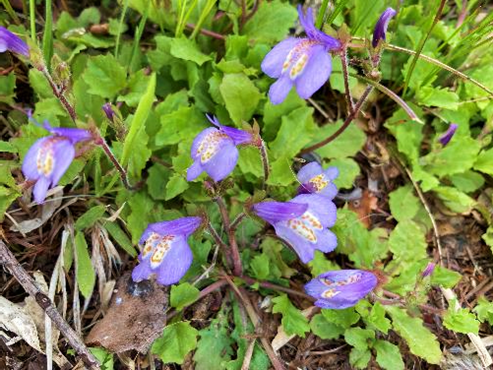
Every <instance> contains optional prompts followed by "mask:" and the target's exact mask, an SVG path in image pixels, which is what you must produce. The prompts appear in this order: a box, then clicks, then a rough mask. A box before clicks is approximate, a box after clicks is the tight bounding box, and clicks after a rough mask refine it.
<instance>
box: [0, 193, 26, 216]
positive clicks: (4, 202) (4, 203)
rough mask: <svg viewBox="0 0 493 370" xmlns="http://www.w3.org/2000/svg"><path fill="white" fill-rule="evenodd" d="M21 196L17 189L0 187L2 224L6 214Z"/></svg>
mask: <svg viewBox="0 0 493 370" xmlns="http://www.w3.org/2000/svg"><path fill="white" fill-rule="evenodd" d="M21 195H22V194H21V192H20V191H18V190H16V189H11V188H6V187H4V186H0V222H1V221H3V218H4V217H5V212H6V211H7V209H9V207H10V205H11V204H12V202H13V201H14V200H16V199H17V198H18V197H20V196H21Z"/></svg>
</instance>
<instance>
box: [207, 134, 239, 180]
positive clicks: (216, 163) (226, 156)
mask: <svg viewBox="0 0 493 370" xmlns="http://www.w3.org/2000/svg"><path fill="white" fill-rule="evenodd" d="M220 145H221V147H220V149H219V150H218V152H217V153H216V154H215V155H214V156H213V157H212V158H211V159H210V160H209V161H208V162H206V163H202V167H203V168H204V171H205V172H207V174H208V175H209V176H210V177H211V178H212V179H213V180H214V181H216V182H218V181H221V180H223V179H224V178H226V177H228V175H229V174H230V173H231V172H233V170H234V168H235V166H236V163H237V162H238V156H239V153H238V148H237V147H236V146H235V145H234V143H233V141H229V140H224V142H223V143H221V144H220Z"/></svg>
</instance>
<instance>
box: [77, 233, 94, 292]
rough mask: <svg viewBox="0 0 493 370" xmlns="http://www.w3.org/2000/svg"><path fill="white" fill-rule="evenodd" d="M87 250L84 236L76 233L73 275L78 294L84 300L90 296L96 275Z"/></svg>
mask: <svg viewBox="0 0 493 370" xmlns="http://www.w3.org/2000/svg"><path fill="white" fill-rule="evenodd" d="M88 248H89V247H88V246H87V243H86V238H85V237H84V234H83V233H82V232H79V231H78V232H77V233H76V234H75V255H76V265H75V268H76V270H75V274H76V276H77V283H78V284H79V289H80V292H81V293H82V295H83V296H84V298H86V299H88V298H89V297H90V296H91V294H92V290H93V289H94V284H95V283H96V273H95V272H94V268H93V267H92V263H91V257H90V256H89V250H88Z"/></svg>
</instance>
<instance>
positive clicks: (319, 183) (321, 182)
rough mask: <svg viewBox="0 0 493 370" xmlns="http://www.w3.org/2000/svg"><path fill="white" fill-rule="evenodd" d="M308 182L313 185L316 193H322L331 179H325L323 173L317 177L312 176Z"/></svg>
mask: <svg viewBox="0 0 493 370" xmlns="http://www.w3.org/2000/svg"><path fill="white" fill-rule="evenodd" d="M308 182H309V183H310V184H311V185H312V186H313V189H314V190H315V192H316V193H320V192H321V191H322V190H323V189H325V188H326V187H327V185H329V183H330V181H329V180H326V179H325V176H324V174H323V173H321V174H320V175H317V176H315V177H312V178H311V179H310V180H309V181H308Z"/></svg>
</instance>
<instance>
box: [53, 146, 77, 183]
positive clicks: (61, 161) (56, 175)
mask: <svg viewBox="0 0 493 370" xmlns="http://www.w3.org/2000/svg"><path fill="white" fill-rule="evenodd" d="M55 139H56V138H54V140H55ZM53 153H54V154H53V159H54V165H53V172H52V174H51V176H49V178H50V179H51V187H54V186H56V185H57V184H58V182H59V181H60V179H61V178H62V176H63V175H64V174H65V172H66V171H67V170H68V168H69V167H70V164H71V163H72V161H73V160H74V157H75V148H74V144H72V143H71V142H70V141H69V140H57V141H55V142H54V143H53Z"/></svg>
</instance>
